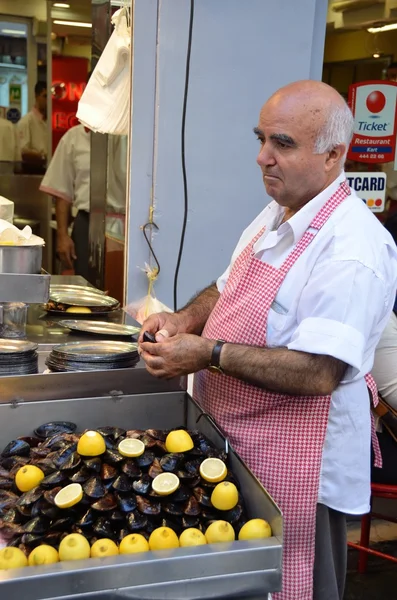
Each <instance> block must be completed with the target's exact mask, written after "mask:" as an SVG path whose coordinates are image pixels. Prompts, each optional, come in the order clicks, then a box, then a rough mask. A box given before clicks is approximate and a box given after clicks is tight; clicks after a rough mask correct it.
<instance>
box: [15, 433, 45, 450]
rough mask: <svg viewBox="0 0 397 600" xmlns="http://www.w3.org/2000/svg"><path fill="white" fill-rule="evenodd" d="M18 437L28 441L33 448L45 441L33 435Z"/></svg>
mask: <svg viewBox="0 0 397 600" xmlns="http://www.w3.org/2000/svg"><path fill="white" fill-rule="evenodd" d="M17 439H18V440H22V441H23V442H26V443H27V444H29V446H30V448H31V449H32V448H36V447H37V446H38V445H39V444H41V442H42V441H43V440H41V439H40V438H37V437H32V436H23V437H19V438H17Z"/></svg>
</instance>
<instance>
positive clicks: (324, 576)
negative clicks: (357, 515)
mask: <svg viewBox="0 0 397 600" xmlns="http://www.w3.org/2000/svg"><path fill="white" fill-rule="evenodd" d="M346 563H347V534H346V515H345V514H344V513H341V512H338V511H337V510H333V509H332V508H328V506H325V505H324V504H317V514H316V554H315V559H314V570H313V600H342V599H343V594H344V590H345V579H346Z"/></svg>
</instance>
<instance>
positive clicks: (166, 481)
mask: <svg viewBox="0 0 397 600" xmlns="http://www.w3.org/2000/svg"><path fill="white" fill-rule="evenodd" d="M179 483H180V482H179V477H178V476H177V475H175V473H160V475H157V477H155V478H154V479H153V481H152V488H153V490H154V491H155V492H156V493H157V494H158V495H159V496H168V495H169V494H172V493H173V492H175V491H176V490H177V489H178V488H179Z"/></svg>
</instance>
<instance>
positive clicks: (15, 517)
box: [2, 508, 22, 524]
mask: <svg viewBox="0 0 397 600" xmlns="http://www.w3.org/2000/svg"><path fill="white" fill-rule="evenodd" d="M21 520H22V519H21V513H19V512H18V510H17V509H16V508H9V509H8V510H7V511H5V512H4V515H3V516H2V521H3V522H4V523H16V524H18V523H20V522H21Z"/></svg>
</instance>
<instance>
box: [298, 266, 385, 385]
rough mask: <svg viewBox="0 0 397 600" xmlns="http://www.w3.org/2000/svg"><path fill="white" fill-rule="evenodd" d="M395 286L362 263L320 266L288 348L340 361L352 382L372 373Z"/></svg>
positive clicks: (300, 307) (305, 292)
mask: <svg viewBox="0 0 397 600" xmlns="http://www.w3.org/2000/svg"><path fill="white" fill-rule="evenodd" d="M393 283H394V282H393V281H391V282H386V281H385V280H384V279H383V278H382V277H380V276H379V275H378V274H377V273H375V272H374V271H373V270H372V269H370V268H368V267H367V266H366V265H364V264H363V263H360V262H359V261H354V260H351V261H348V260H346V261H343V260H338V261H328V262H322V263H321V264H319V265H317V266H316V267H315V269H314V270H313V272H312V275H311V277H310V278H309V280H308V283H307V285H306V286H305V288H304V289H303V291H302V294H301V298H300V300H299V303H298V311H297V320H298V327H297V328H296V330H295V332H294V334H293V336H292V337H291V341H290V343H289V344H288V348H289V349H290V350H298V351H302V352H309V353H312V354H324V355H327V356H333V357H334V358H337V359H339V360H342V361H343V362H345V363H346V364H347V365H349V366H350V367H351V368H350V369H348V374H347V378H348V379H352V378H354V377H355V376H356V375H357V374H358V373H359V372H361V371H363V370H365V372H368V371H369V370H370V369H371V367H372V361H373V353H374V350H375V346H376V344H377V343H378V341H379V337H380V334H381V332H382V330H383V328H384V326H385V324H386V322H387V319H388V317H389V314H390V311H391V308H392V305H393V295H394V293H395V292H394V291H393Z"/></svg>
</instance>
